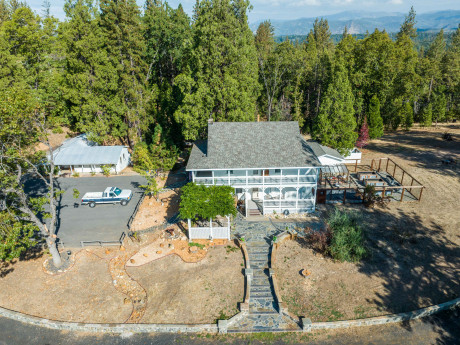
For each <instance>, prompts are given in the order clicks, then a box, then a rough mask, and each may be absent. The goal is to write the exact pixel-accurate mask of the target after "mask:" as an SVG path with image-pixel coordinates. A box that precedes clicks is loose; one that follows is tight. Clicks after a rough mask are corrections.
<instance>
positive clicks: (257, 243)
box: [246, 241, 270, 249]
mask: <svg viewBox="0 0 460 345" xmlns="http://www.w3.org/2000/svg"><path fill="white" fill-rule="evenodd" d="M246 247H247V248H248V249H249V248H270V243H268V242H266V241H248V242H246Z"/></svg>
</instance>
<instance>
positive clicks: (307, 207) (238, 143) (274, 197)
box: [186, 120, 321, 216]
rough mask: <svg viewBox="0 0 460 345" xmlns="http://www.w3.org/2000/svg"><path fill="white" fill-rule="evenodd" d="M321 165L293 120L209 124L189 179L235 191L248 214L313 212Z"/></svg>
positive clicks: (193, 154)
mask: <svg viewBox="0 0 460 345" xmlns="http://www.w3.org/2000/svg"><path fill="white" fill-rule="evenodd" d="M320 167H321V163H320V161H319V160H318V158H317V156H316V154H315V152H314V150H313V149H312V146H311V145H310V143H309V142H307V141H306V140H305V139H304V138H303V137H302V135H301V133H300V129H299V124H298V122H297V121H283V122H275V121H273V122H213V121H212V120H210V121H209V123H208V138H207V140H201V141H197V142H195V143H194V145H193V147H192V151H191V154H190V158H189V160H188V163H187V167H186V170H187V171H188V172H189V174H190V178H191V179H192V181H194V182H195V183H198V184H204V185H230V186H232V187H234V188H235V192H236V195H237V197H238V205H239V207H240V210H241V211H242V213H243V214H245V215H246V216H249V215H258V214H273V213H275V212H276V213H283V214H289V213H307V212H312V211H314V210H315V200H316V190H317V181H318V175H319V170H320Z"/></svg>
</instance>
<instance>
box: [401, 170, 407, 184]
mask: <svg viewBox="0 0 460 345" xmlns="http://www.w3.org/2000/svg"><path fill="white" fill-rule="evenodd" d="M405 172H406V171H405V170H403V174H402V178H401V184H402V185H403V186H404V183H403V181H404V173H405Z"/></svg>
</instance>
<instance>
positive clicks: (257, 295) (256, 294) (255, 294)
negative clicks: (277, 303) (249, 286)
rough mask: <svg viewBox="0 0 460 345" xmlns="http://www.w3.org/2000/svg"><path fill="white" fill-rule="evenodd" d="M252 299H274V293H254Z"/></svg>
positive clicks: (252, 292)
mask: <svg viewBox="0 0 460 345" xmlns="http://www.w3.org/2000/svg"><path fill="white" fill-rule="evenodd" d="M250 296H251V297H250V299H251V298H273V295H272V292H271V291H268V292H267V291H252V290H251V294H250Z"/></svg>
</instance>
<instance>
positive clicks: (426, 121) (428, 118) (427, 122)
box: [420, 103, 433, 127]
mask: <svg viewBox="0 0 460 345" xmlns="http://www.w3.org/2000/svg"><path fill="white" fill-rule="evenodd" d="M432 121H433V106H432V105H431V103H428V105H427V106H426V107H425V108H424V109H423V111H422V114H421V119H420V125H421V126H423V127H431V125H432Z"/></svg>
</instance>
